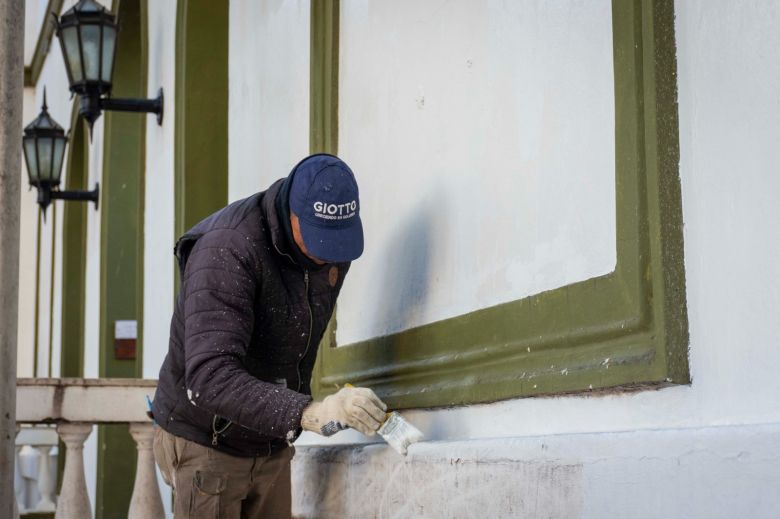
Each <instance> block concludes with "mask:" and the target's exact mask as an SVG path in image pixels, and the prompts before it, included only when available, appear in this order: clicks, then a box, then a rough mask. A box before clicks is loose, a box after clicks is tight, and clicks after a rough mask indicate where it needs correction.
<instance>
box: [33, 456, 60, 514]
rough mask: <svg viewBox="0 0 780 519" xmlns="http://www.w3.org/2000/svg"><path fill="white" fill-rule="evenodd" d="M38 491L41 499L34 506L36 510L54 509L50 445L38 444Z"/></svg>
mask: <svg viewBox="0 0 780 519" xmlns="http://www.w3.org/2000/svg"><path fill="white" fill-rule="evenodd" d="M35 448H36V449H37V450H38V454H39V457H38V492H40V494H41V500H40V501H38V504H37V505H36V506H35V511H36V512H53V511H54V510H55V509H56V505H55V504H54V491H55V488H54V487H55V485H54V480H53V479H52V477H51V457H49V452H50V451H51V445H38V446H36V447H35Z"/></svg>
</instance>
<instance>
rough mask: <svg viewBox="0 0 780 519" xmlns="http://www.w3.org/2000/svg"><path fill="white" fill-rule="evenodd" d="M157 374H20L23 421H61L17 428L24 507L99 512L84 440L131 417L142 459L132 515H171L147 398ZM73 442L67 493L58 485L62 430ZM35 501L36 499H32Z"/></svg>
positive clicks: (68, 518) (69, 516)
mask: <svg viewBox="0 0 780 519" xmlns="http://www.w3.org/2000/svg"><path fill="white" fill-rule="evenodd" d="M156 385H157V384H156V381H154V380H141V379H23V378H21V379H18V380H17V400H16V408H17V422H18V423H25V424H52V423H54V424H57V426H56V431H55V429H54V428H52V427H50V426H42V425H39V426H36V427H23V428H21V430H20V431H19V433H18V434H17V441H16V444H17V473H16V474H15V480H14V481H15V484H16V496H17V502H18V503H17V504H18V507H19V512H20V513H22V514H24V513H30V512H47V511H48V512H51V511H54V512H55V518H56V519H76V518H78V519H84V518H91V517H92V505H91V503H90V501H89V495H88V493H87V483H86V478H85V472H84V454H83V451H84V442H85V441H86V440H87V438H88V437H89V435H90V434H91V432H92V429H93V428H94V425H96V424H109V423H114V424H115V423H127V424H129V431H128V432H129V434H130V435H131V436H132V438H133V440H134V441H135V443H136V448H137V450H138V463H137V467H136V477H135V483H134V487H133V495H132V498H131V501H130V508H129V510H128V515H127V516H128V518H129V519H141V518H143V519H157V518H162V517H164V516H165V512H164V509H163V504H162V498H161V496H160V489H159V486H158V483H157V473H156V470H155V463H154V455H153V454H152V443H153V439H154V426H153V425H152V423H151V421H150V420H149V419H148V417H147V416H146V397H147V396H151V395H152V394H153V393H154V390H155V387H156ZM58 435H59V438H60V439H61V440H62V441H63V443H64V444H65V447H66V456H65V470H64V472H63V476H62V478H63V479H62V484H61V490H60V495H59V498H56V497H55V495H54V493H55V490H56V487H57V485H56V466H57V463H56V455H57V443H58V442H57V436H58ZM33 501H34V505H33V504H32V503H33Z"/></svg>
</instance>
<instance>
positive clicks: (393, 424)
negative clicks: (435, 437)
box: [378, 411, 423, 456]
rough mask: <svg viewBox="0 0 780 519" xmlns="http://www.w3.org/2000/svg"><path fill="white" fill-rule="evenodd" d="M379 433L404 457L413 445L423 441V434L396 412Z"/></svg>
mask: <svg viewBox="0 0 780 519" xmlns="http://www.w3.org/2000/svg"><path fill="white" fill-rule="evenodd" d="M378 432H379V435H380V436H381V437H382V438H384V439H385V441H386V442H387V444H388V445H390V446H391V447H392V448H393V449H395V450H396V452H398V453H399V454H403V455H404V456H406V451H407V449H408V448H409V446H410V445H411V444H413V443H416V442H418V441H420V440H422V439H423V433H422V432H420V430H419V429H417V427H415V426H413V425H412V424H410V423H409V422H407V421H406V420H404V417H403V416H401V415H400V414H399V413H397V412H395V411H393V412H392V413H390V414H389V415H388V416H387V420H385V423H383V424H382V427H380V428H379V431H378Z"/></svg>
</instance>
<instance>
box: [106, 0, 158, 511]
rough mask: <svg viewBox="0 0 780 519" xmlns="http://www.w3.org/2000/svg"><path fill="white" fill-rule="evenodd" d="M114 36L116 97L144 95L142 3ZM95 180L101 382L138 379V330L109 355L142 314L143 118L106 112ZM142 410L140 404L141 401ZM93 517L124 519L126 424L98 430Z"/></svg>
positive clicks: (125, 2) (130, 3)
mask: <svg viewBox="0 0 780 519" xmlns="http://www.w3.org/2000/svg"><path fill="white" fill-rule="evenodd" d="M112 10H113V11H114V12H115V13H117V19H118V22H119V38H118V40H117V49H116V58H115V62H116V63H115V65H114V73H113V95H115V96H116V97H127V98H146V97H148V95H147V79H146V78H147V73H148V70H147V69H148V66H147V63H148V59H147V55H146V50H147V45H146V43H145V42H144V40H146V39H147V37H148V35H147V33H146V28H147V26H146V22H145V21H144V18H145V15H146V13H147V9H146V0H121V2H118V1H115V2H114V3H113V6H112ZM103 117H105V120H104V127H103V174H102V179H101V183H100V198H101V200H100V212H101V214H100V218H101V231H100V232H101V237H100V247H101V253H100V358H99V364H98V370H99V376H100V377H117V378H141V377H142V376H143V368H142V366H143V364H142V355H143V353H142V350H143V328H142V327H139V328H138V339H137V341H136V359H135V360H118V359H115V358H114V322H115V321H117V320H120V319H134V320H136V321H139V324H140V320H141V319H142V315H143V284H142V278H139V275H138V274H139V270H140V269H142V268H143V232H144V227H143V213H144V191H143V190H144V183H145V182H144V176H145V167H146V153H145V150H146V124H147V120H148V119H149V115H147V114H137V113H123V112H104V113H103ZM139 405H143V403H140V402H139ZM98 446H99V448H98V462H97V488H96V504H95V508H96V518H97V519H104V518H109V517H110V518H114V517H126V516H127V510H128V507H129V504H130V497H131V495H132V491H133V481H134V475H135V463H136V448H135V443H134V442H133V440H132V438H131V437H130V435H129V434H128V431H127V425H101V426H99V427H98Z"/></svg>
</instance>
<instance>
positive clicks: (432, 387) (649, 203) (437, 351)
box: [312, 0, 690, 408]
mask: <svg viewBox="0 0 780 519" xmlns="http://www.w3.org/2000/svg"><path fill="white" fill-rule="evenodd" d="M612 10H613V41H614V67H615V68H614V70H615V116H616V128H615V147H616V157H615V166H616V205H617V266H616V269H615V271H614V272H613V273H611V274H608V275H605V276H601V277H598V278H594V279H590V280H587V281H583V282H580V283H575V284H572V285H568V286H565V287H562V288H559V289H556V290H552V291H549V292H544V293H541V294H538V295H535V296H532V297H528V298H524V299H521V300H517V301H513V302H510V303H506V304H502V305H498V306H494V307H491V308H486V309H483V310H479V311H476V312H472V313H469V314H466V315H462V316H458V317H454V318H451V319H446V320H443V321H439V322H436V323H432V324H428V325H425V326H421V327H418V328H413V329H410V330H406V331H403V332H400V333H397V334H393V335H389V336H385V337H379V338H375V339H372V340H368V341H365V342H361V343H358V344H352V345H346V346H344V347H340V348H334V347H332V346H335V343H334V341H335V338H334V333H333V332H332V331H331V332H330V333H327V334H326V335H325V339H324V341H323V344H322V346H323V347H322V348H321V349H320V355H319V357H318V360H317V366H316V368H315V375H314V381H313V382H314V389H315V392H316V394H317V395H318V396H322V395H324V394H328V393H330V392H333V391H334V389H335V388H336V387H338V386H341V385H343V384H345V383H347V382H350V383H353V384H355V385H364V386H368V387H372V388H374V390H375V391H377V393H378V394H380V396H382V398H383V399H385V401H387V403H388V404H389V405H390V406H391V407H394V408H411V407H434V406H447V405H458V404H470V403H478V402H488V401H495V400H500V399H506V398H512V397H521V396H533V395H541V394H558V393H567V392H577V391H583V390H588V389H603V388H614V387H621V388H622V387H643V386H646V385H651V386H655V387H657V386H659V385H665V384H687V383H689V382H690V376H689V373H688V355H687V353H688V321H687V310H686V299H685V278H684V265H683V248H682V206H681V198H680V182H679V173H678V162H679V148H678V133H677V132H678V124H677V95H676V58H675V55H676V54H675V52H676V51H675V42H674V11H673V2H672V0H631V1H625V0H613V3H612ZM325 23H333V21H332V20H328V19H327V18H326V17H324V16H322V14H321V12H320V11H318V10H313V11H312V25H313V26H320V25H322V24H325ZM324 32H326V31H323V30H322V29H320V30H317V31H315V29H314V28H313V29H312V34H322V33H324ZM312 45H315V46H322V45H327V43H326V42H322V41H315V42H312ZM317 55H318V54H317V53H315V52H313V53H312V59H316V56H317ZM312 88H315V89H316V88H322V87H321V85H320V84H319V83H318V82H317V81H316V78H312ZM318 99H322V94H321V93H316V94H313V95H312V100H313V101H314V100H318ZM327 102H328V103H331V104H332V103H337V102H338V99H337V98H333V97H331V98H330V99H328V100H327ZM316 109H317V108H316V107H314V106H313V107H312V110H313V111H315V110H316ZM314 131H315V128H313V129H312V132H313V134H314ZM333 328H335V322H334V323H333Z"/></svg>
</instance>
